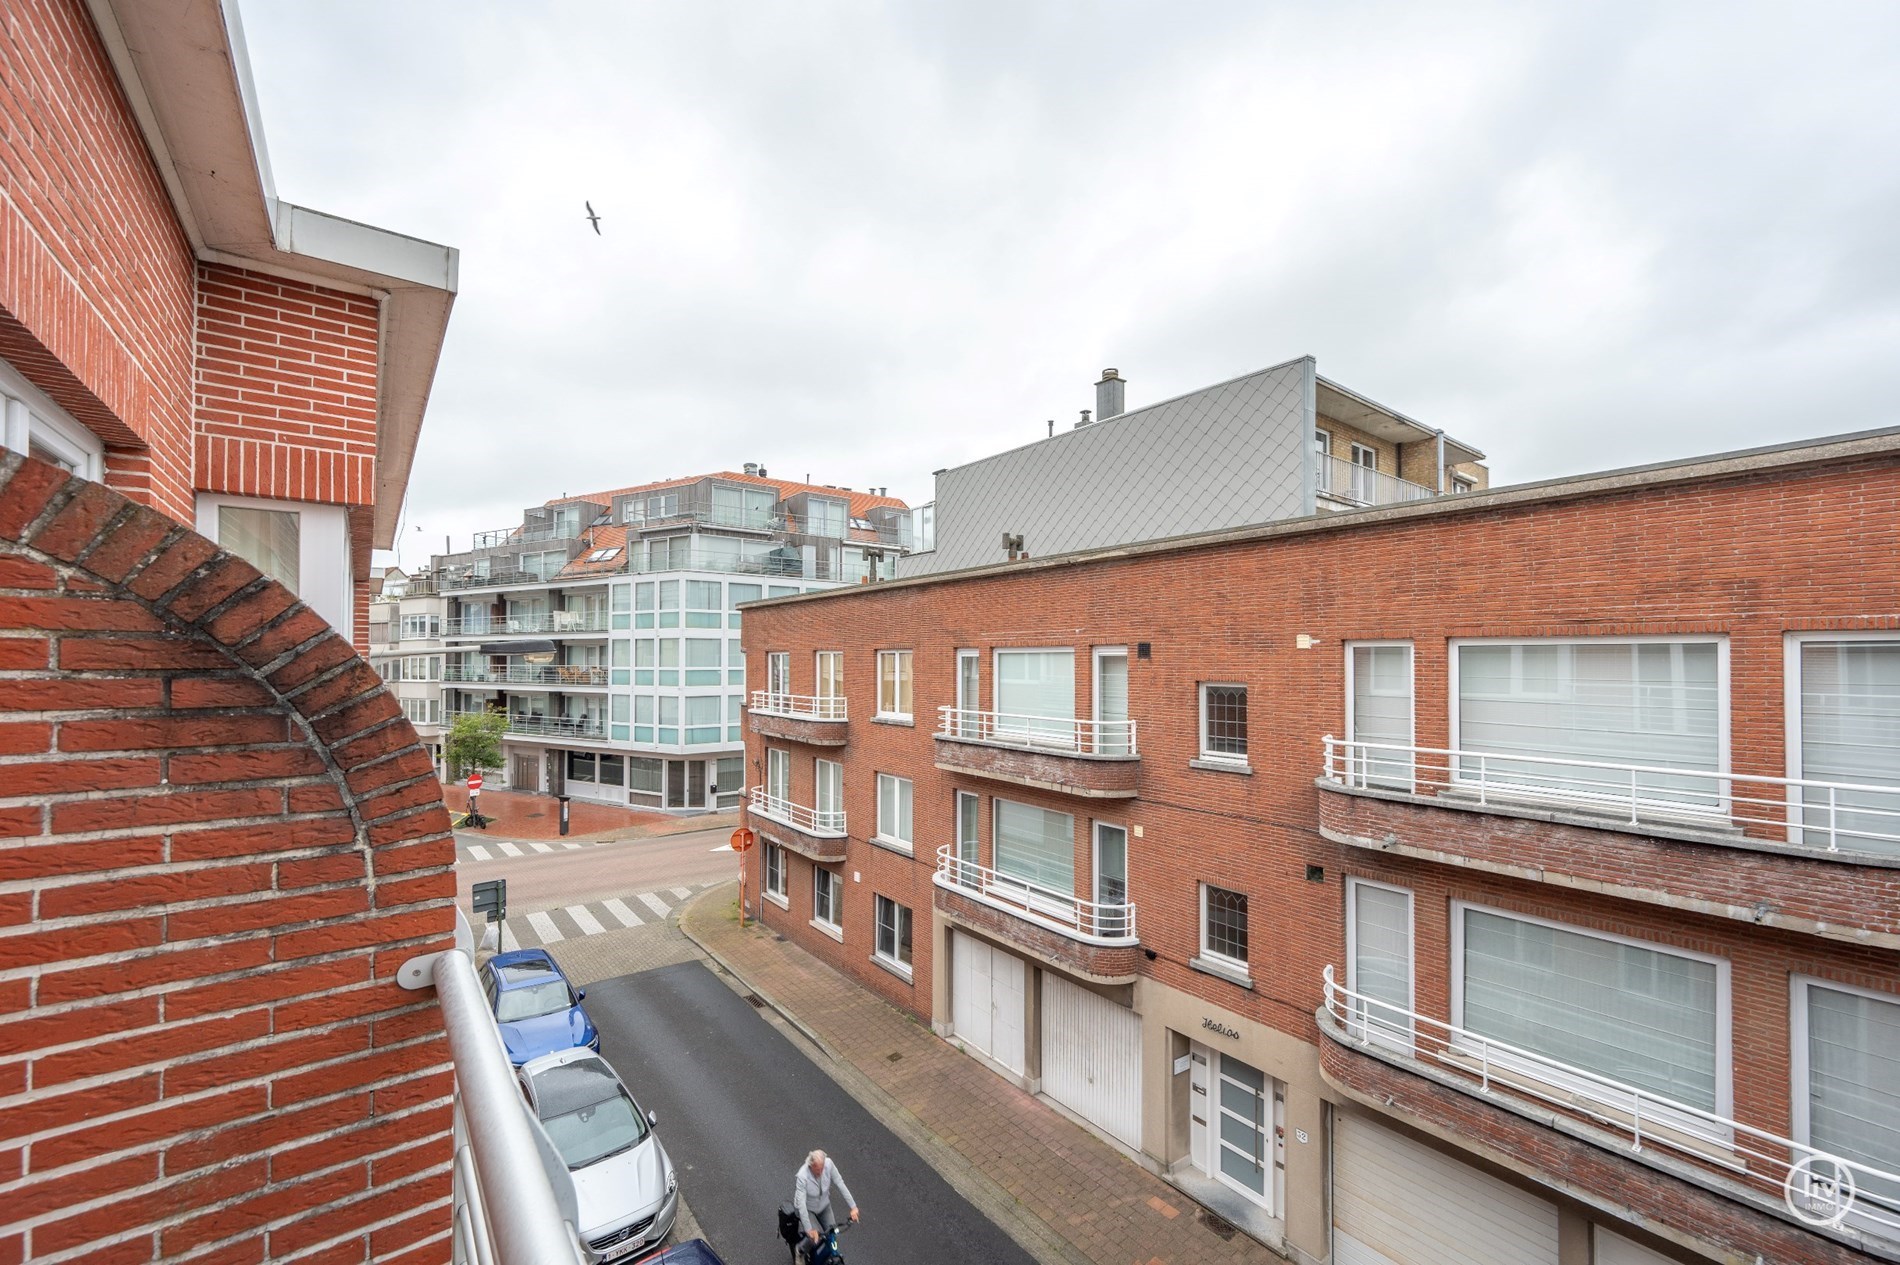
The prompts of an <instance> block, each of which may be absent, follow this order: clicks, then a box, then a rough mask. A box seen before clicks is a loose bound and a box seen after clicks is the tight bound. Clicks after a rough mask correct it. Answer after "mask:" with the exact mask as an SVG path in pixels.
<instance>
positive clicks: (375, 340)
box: [0, 0, 457, 1265]
mask: <svg viewBox="0 0 1900 1265" xmlns="http://www.w3.org/2000/svg"><path fill="white" fill-rule="evenodd" d="M0 27H3V33H0V65H4V67H5V69H4V73H3V74H0V79H4V83H5V91H4V93H0V243H4V245H0V428H3V429H0V445H3V447H0V672H4V677H5V680H4V682H3V683H0V1033H4V1034H5V1035H4V1039H0V1260H5V1261H35V1262H61V1261H77V1260H125V1261H130V1260H140V1261H155V1260H165V1261H175V1260H199V1261H210V1260H239V1259H242V1260H248V1261H261V1260H287V1259H292V1258H295V1259H300V1260H317V1259H322V1260H325V1261H334V1262H345V1261H354V1262H367V1261H382V1262H394V1261H408V1262H414V1263H416V1265H421V1263H423V1262H441V1261H445V1260H447V1259H448V1258H449V1255H450V1251H449V1233H450V1220H451V1210H450V1206H449V1204H450V1199H451V1191H452V1188H453V1175H452V1167H453V1160H454V1152H455V1146H454V1137H455V1126H454V1120H453V1107H452V1101H451V1096H452V1093H453V1077H452V1073H451V1070H450V1067H449V1053H448V1047H447V1042H446V1041H445V1039H444V1035H443V1031H442V1022H441V1015H440V1012H439V1010H438V1009H437V1007H436V1005H435V1000H434V996H433V994H432V993H431V992H430V991H429V990H428V989H427V988H426V987H425V988H423V989H421V990H419V991H417V990H412V989H410V988H407V987H404V986H403V985H401V984H400V983H398V981H397V979H396V976H397V973H398V970H399V968H401V967H402V966H403V965H404V964H405V963H409V962H413V961H414V960H415V959H417V958H420V957H424V956H426V955H429V954H432V953H435V952H438V951H440V950H443V949H447V948H449V947H451V946H452V944H453V932H454V928H455V925H456V919H455V909H454V899H455V875H454V869H453V867H454V861H455V849H454V843H453V839H452V837H451V836H450V834H449V829H448V817H447V814H446V813H445V812H444V811H443V808H442V805H441V797H440V787H439V786H438V784H437V783H436V781H435V779H434V777H433V776H431V770H430V766H429V761H428V758H427V756H426V754H425V753H424V752H423V751H422V750H421V749H420V748H419V747H418V746H417V744H416V740H415V734H414V732H413V731H412V730H411V728H410V726H409V725H407V724H406V723H405V722H404V721H403V718H402V716H401V714H400V712H399V711H398V709H397V706H396V704H395V702H394V700H393V699H392V698H391V697H390V696H389V695H388V693H387V692H386V691H385V690H384V688H383V684H382V682H381V681H380V680H379V679H378V678H377V676H376V674H375V673H374V672H372V671H371V670H370V669H369V667H368V665H367V664H365V663H364V662H363V661H362V660H361V659H360V658H359V657H358V649H359V648H361V647H362V646H365V645H367V639H368V627H367V625H368V618H367V615H368V601H369V592H370V587H371V572H370V565H369V564H370V554H371V550H372V549H373V548H377V547H380V548H388V547H389V546H390V544H391V543H392V537H393V535H394V529H395V524H396V520H397V515H398V513H399V511H400V508H401V501H402V494H403V488H404V485H405V483H406V481H407V478H408V473H409V466H410V460H411V457H412V455H413V453H414V451H415V443H416V439H417V435H418V432H419V430H420V427H421V425H422V419H423V410H424V404H425V402H426V400H427V398H428V395H429V388H430V385H431V382H432V380H433V377H434V373H435V367H436V363H437V357H438V353H439V351H440V348H441V343H442V338H443V334H444V331H445V328H446V323H447V319H448V314H449V309H450V306H451V304H452V302H453V298H454V291H455V286H456V265H457V258H456V253H455V251H454V250H452V249H450V248H448V247H445V246H438V245H433V244H431V243H428V242H423V241H418V240H416V239H415V238H411V237H406V236H402V235H400V234H397V233H393V232H389V231H387V230H384V229H378V228H373V227H370V226H368V225H365V224H360V223H357V222H354V221H349V220H343V219H339V218H337V217H334V216H330V215H325V214H322V213H320V212H316V211H311V210H308V209H306V208H303V207H299V206H297V205H294V204H293V203H291V202H289V201H287V200H284V199H282V198H280V197H279V196H278V193H277V190H276V189H275V187H274V185H273V183H272V179H271V171H270V163H269V157H268V151H267V149H266V146H265V143H264V136H263V134H262V132H261V130H260V128H259V125H258V111H257V103H256V100H255V97H254V94H253V91H252V84H251V71H250V67H249V65H248V64H247V61H246V57H245V51H244V38H243V31H242V29H241V27H240V26H239V24H238V19H237V7H236V5H235V4H221V3H218V2H217V0H180V2H179V3H175V4H164V5H153V4H147V3H139V2H136V0H124V2H121V0H89V2H83V3H82V2H81V0H10V2H9V3H8V4H7V6H6V10H5V21H4V24H0ZM344 90H347V91H349V92H351V93H354V94H362V93H365V92H369V93H373V92H374V91H375V89H374V87H373V86H369V85H365V84H360V83H359V84H352V85H349V86H348V87H347V89H344Z"/></svg>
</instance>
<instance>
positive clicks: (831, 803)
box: [812, 760, 844, 826]
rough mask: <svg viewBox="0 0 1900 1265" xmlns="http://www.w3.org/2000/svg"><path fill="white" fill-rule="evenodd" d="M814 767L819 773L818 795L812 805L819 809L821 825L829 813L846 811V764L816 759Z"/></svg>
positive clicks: (813, 762) (813, 763)
mask: <svg viewBox="0 0 1900 1265" xmlns="http://www.w3.org/2000/svg"><path fill="white" fill-rule="evenodd" d="M812 767H813V770H814V772H815V773H816V774H817V783H818V795H817V798H816V799H815V800H814V801H813V803H812V807H813V808H815V809H817V810H818V813H819V815H820V818H821V820H820V822H819V824H820V825H821V826H823V825H824V822H823V820H822V818H823V816H824V815H825V814H827V813H843V812H844V765H842V764H840V763H838V762H837V761H836V760H814V761H812Z"/></svg>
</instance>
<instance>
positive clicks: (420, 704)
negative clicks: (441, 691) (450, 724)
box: [402, 698, 442, 725]
mask: <svg viewBox="0 0 1900 1265" xmlns="http://www.w3.org/2000/svg"><path fill="white" fill-rule="evenodd" d="M402 714H403V715H404V716H405V717H406V718H408V721H409V723H410V724H412V725H439V724H441V723H442V700H440V699H436V698H405V699H403V700H402Z"/></svg>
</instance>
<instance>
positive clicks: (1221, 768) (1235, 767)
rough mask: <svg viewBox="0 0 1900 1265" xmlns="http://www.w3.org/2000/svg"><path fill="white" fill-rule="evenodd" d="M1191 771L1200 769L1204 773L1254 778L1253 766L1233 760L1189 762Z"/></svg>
mask: <svg viewBox="0 0 1900 1265" xmlns="http://www.w3.org/2000/svg"><path fill="white" fill-rule="evenodd" d="M1188 767H1189V768H1190V769H1199V770H1201V772H1203V773H1238V774H1240V775H1241V776H1242V777H1252V776H1253V766H1252V765H1251V764H1241V763H1238V762H1236V761H1233V760H1189V761H1188Z"/></svg>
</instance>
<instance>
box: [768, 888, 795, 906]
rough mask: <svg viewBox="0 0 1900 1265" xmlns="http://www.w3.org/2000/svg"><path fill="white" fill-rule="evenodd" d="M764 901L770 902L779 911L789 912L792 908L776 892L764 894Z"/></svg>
mask: <svg viewBox="0 0 1900 1265" xmlns="http://www.w3.org/2000/svg"><path fill="white" fill-rule="evenodd" d="M765 899H767V900H769V901H771V902H772V903H773V904H774V905H777V906H778V907H779V908H780V909H784V910H790V909H791V907H792V902H791V901H789V900H787V899H786V898H785V897H783V896H780V895H779V894H778V893H777V892H767V893H765Z"/></svg>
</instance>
